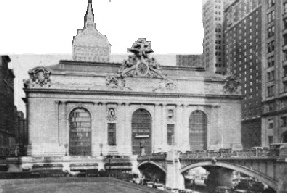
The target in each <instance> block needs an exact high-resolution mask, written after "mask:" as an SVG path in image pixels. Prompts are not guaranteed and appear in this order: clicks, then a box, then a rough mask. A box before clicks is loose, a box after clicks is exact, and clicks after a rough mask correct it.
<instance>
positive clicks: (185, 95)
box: [24, 88, 243, 100]
mask: <svg viewBox="0 0 287 193" xmlns="http://www.w3.org/2000/svg"><path fill="white" fill-rule="evenodd" d="M24 92H25V93H26V94H30V93H31V94H32V93H33V94H38V93H41V94H42V93H44V94H68V95H109V96H111V95H112V96H121V95H124V96H140V97H153V98H221V99H237V100H239V99H243V96H241V95H216V94H189V93H152V92H132V91H118V90H117V91H111V90H104V91H103V90H68V89H61V90H57V89H43V88H42V89H28V88H25V89H24Z"/></svg>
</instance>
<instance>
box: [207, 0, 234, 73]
mask: <svg viewBox="0 0 287 193" xmlns="http://www.w3.org/2000/svg"><path fill="white" fill-rule="evenodd" d="M232 1H234V0H203V8H202V20H203V21H202V23H203V27H204V39H203V58H204V59H203V64H204V67H205V68H206V70H207V71H210V72H214V73H216V74H225V73H226V65H225V64H224V63H223V10H224V7H226V6H227V5H229V4H230V3H231V2H232Z"/></svg>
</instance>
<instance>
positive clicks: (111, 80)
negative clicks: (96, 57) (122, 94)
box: [106, 76, 118, 88]
mask: <svg viewBox="0 0 287 193" xmlns="http://www.w3.org/2000/svg"><path fill="white" fill-rule="evenodd" d="M106 86H108V87H112V88H115V87H118V79H117V78H116V77H114V76H108V77H106Z"/></svg>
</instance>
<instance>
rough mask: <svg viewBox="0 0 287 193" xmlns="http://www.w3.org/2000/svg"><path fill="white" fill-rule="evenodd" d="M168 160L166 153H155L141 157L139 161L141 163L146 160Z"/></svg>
mask: <svg viewBox="0 0 287 193" xmlns="http://www.w3.org/2000/svg"><path fill="white" fill-rule="evenodd" d="M165 159H166V153H153V154H150V155H144V156H139V157H138V160H139V161H144V160H165Z"/></svg>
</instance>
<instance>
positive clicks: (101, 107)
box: [96, 102, 108, 155]
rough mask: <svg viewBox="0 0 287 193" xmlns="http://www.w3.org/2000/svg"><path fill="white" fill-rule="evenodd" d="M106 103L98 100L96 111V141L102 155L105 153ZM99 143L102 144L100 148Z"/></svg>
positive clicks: (106, 149)
mask: <svg viewBox="0 0 287 193" xmlns="http://www.w3.org/2000/svg"><path fill="white" fill-rule="evenodd" d="M106 114H107V113H106V104H105V103H102V102H99V103H98V112H97V123H98V129H97V137H96V141H98V145H99V152H101V151H102V153H103V155H105V154H107V151H108V148H107V144H108V143H107V121H106V120H107V118H106ZM100 144H102V145H103V146H102V149H101V148H100Z"/></svg>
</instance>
